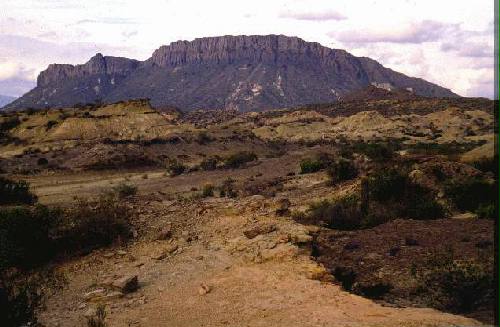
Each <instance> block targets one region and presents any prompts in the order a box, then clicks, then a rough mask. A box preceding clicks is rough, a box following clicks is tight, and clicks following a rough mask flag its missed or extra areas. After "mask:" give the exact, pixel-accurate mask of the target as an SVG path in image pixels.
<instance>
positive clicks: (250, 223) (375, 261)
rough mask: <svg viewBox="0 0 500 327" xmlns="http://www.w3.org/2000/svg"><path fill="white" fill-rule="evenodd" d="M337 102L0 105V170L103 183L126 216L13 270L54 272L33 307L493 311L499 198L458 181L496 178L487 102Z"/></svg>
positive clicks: (475, 318)
mask: <svg viewBox="0 0 500 327" xmlns="http://www.w3.org/2000/svg"><path fill="white" fill-rule="evenodd" d="M336 106H337V107H335V106H331V107H329V106H318V107H313V106H312V107H306V108H300V109H284V110H275V111H269V112H262V113H246V114H238V113H232V114H231V113H227V112H211V113H207V112H205V113H203V112H196V113H190V114H181V113H179V112H177V111H175V110H168V111H161V110H156V109H153V108H151V106H150V105H149V104H148V103H147V101H128V102H121V103H118V104H113V105H107V106H103V107H91V106H89V107H84V108H68V109H58V110H48V111H39V112H28V111H25V112H19V113H9V114H4V115H3V117H2V118H0V123H2V126H3V131H2V133H3V134H2V136H3V141H2V144H1V145H0V167H1V173H2V176H4V177H5V178H8V179H9V180H14V181H18V180H24V181H26V182H27V183H29V185H30V191H31V192H32V193H33V194H35V195H36V197H37V201H38V203H39V204H41V205H45V206H48V207H60V208H61V209H62V210H69V211H71V210H75V209H74V208H75V207H76V206H77V205H76V203H78V201H79V200H81V199H87V200H88V201H90V202H89V203H90V204H89V205H90V206H92V203H93V202H92V201H99V199H100V198H102V197H104V194H109V193H113V194H114V196H115V197H116V198H117V200H116V201H119V205H120V206H123V207H124V210H126V211H127V213H128V216H129V220H128V224H129V229H130V230H129V231H130V233H129V234H130V235H129V237H127V238H126V239H118V240H115V241H114V242H113V244H112V245H109V246H104V247H93V248H91V249H88V250H86V251H78V252H77V253H65V254H64V255H62V256H61V255H56V256H54V257H53V258H51V260H48V261H47V262H45V263H44V264H43V265H41V266H38V267H34V268H33V267H30V269H26V270H24V271H22V273H25V274H31V273H34V272H36V271H37V269H49V270H51V271H52V272H54V273H56V274H57V275H58V276H60V279H61V280H62V281H61V283H60V285H59V286H58V287H49V286H47V287H46V292H45V293H46V294H45V295H44V299H43V301H42V304H41V305H40V306H39V307H38V308H37V309H36V314H37V317H38V322H39V323H40V324H41V325H42V326H47V327H50V326H60V327H63V326H90V325H89V319H91V318H92V317H95V316H96V314H97V313H96V312H97V311H98V310H97V308H105V311H106V318H105V321H106V323H107V325H108V326H148V327H149V326H153V327H154V326H290V325H294V326H339V327H340V326H483V325H492V324H493V323H494V315H493V305H494V290H493V285H492V284H491V281H492V280H493V266H494V265H493V258H494V218H493V217H492V214H491V210H492V209H491V208H492V206H493V208H495V206H496V204H495V203H494V202H491V201H490V200H488V199H486V198H483V199H479V200H478V199H476V198H474V199H472V200H470V199H469V197H467V196H464V195H463V193H464V192H465V193H466V194H468V193H467V192H469V189H465V187H468V185H470V183H469V182H468V181H469V178H474V180H473V182H471V183H483V184H479V185H495V183H496V182H497V180H498V177H497V175H495V171H494V170H493V169H492V168H491V167H492V166H493V165H492V164H491V162H493V161H494V160H495V158H494V150H493V149H494V148H493V147H494V140H495V138H496V134H497V130H496V129H495V118H494V116H493V114H492V112H493V102H492V101H486V100H481V99H477V100H467V101H462V102H460V101H459V100H445V99H442V100H436V99H409V100H408V99H405V100H398V99H384V100H372V101H368V102H359V101H352V102H348V103H345V104H342V105H336ZM339 106H340V107H339ZM12 122H13V123H12ZM9 124H10V125H9ZM339 162H347V163H348V164H345V165H347V166H342V164H339ZM488 163H490V164H488ZM332 167H333V168H332ZM339 167H341V168H339ZM342 167H348V168H346V169H347V173H343V172H344V170H342V169H343V168H342ZM353 171H355V172H354V173H353ZM339 172H340V173H339ZM386 172H394V174H396V175H397V174H400V175H397V178H401V180H404V182H402V183H403V184H404V185H403V186H401V185H400V184H397V183H396V184H397V185H396V184H394V185H396V186H397V187H401V189H400V190H401V192H402V193H404V195H402V194H393V193H398V192H397V190H396V192H394V188H393V184H390V183H389V184H387V185H389V186H388V188H385V189H384V188H383V187H382V186H384V185H386V184H383V183H386V181H387V180H390V181H393V180H392V179H390V178H392V177H390V176H389V177H387V176H386V175H384V173H386ZM377 176H378V177H377ZM377 178H379V179H377ZM384 178H385V179H384ZM397 178H396V180H398V179H397ZM380 180H382V182H380V184H383V185H382V186H380V184H376V181H380ZM466 181H467V182H466ZM467 183H469V184H467ZM457 185H458V186H457ZM464 185H465V186H464ZM473 185H476V184H473ZM396 186H394V187H396ZM125 187H129V189H132V191H130V192H128V193H127V192H121V191H122V190H123V189H124V188H125ZM384 187H385V186H384ZM452 187H455V188H452ZM367 189H368V191H367ZM464 189H465V191H463V190H464ZM376 190H382V191H380V192H379V193H377V192H376ZM384 190H385V191H384ZM414 190H417V191H418V192H421V193H418V194H422V197H423V198H425V199H426V201H428V202H422V203H421V204H422V205H421V206H415V205H414V202H415V201H417V200H415V199H413V198H412V195H411V194H412V192H413V191H414ZM451 190H455V191H453V192H452V191H451ZM456 190H458V191H456ZM459 191H460V192H462V191H463V192H462V193H460V192H459ZM120 192H121V193H120ZM415 192H416V191H415ZM456 194H459V195H460V196H462V197H461V198H460V197H459V196H458V195H456ZM365 195H366V199H365ZM368 198H369V199H368ZM350 199H354V200H352V201H354V202H355V204H354V205H350V204H349V203H351V204H352V202H349V201H351V200H350ZM463 199H465V200H463ZM469 200H470V201H471V203H472V204H471V205H470V206H465V205H463V203H461V202H459V201H469ZM321 201H323V202H321ZM412 201H413V202H412ZM474 201H476V202H474ZM478 201H479V202H478ZM487 201H490V202H487ZM417 202H418V201H417ZM415 203H416V202H415ZM418 203H420V202H418ZM488 206H489V207H488ZM485 208H486V209H485ZM90 210H92V208H91V209H90ZM488 210H489V211H488ZM493 210H494V209H493ZM337 217H341V218H338V219H345V220H342V221H340V220H336V219H337ZM436 258H438V259H439V258H440V259H439V260H442V261H444V260H445V258H447V259H449V260H450V261H449V266H446V267H445V268H443V270H439V271H436V269H437V268H436V267H435V266H434V267H433V266H431V265H432V263H431V262H432V261H431V260H432V259H436ZM447 259H446V260H447ZM457 267H458V268H457ZM463 267H466V268H463ZM462 268H463V269H462ZM453 269H455V270H453ZM460 269H462V270H460ZM450 271H451V272H450ZM463 271H466V273H462V272H463ZM445 273H448V274H449V275H446V274H445ZM457 276H458V277H457ZM464 276H465V277H464ZM470 276H473V277H470ZM453 278H455V279H453ZM460 278H462V279H460ZM467 278H468V279H467ZM474 278H476V279H474ZM450 280H451V283H453V282H455V283H458V282H460V283H461V282H463V283H464V285H465V284H466V283H469V284H467V285H466V286H468V287H469V288H467V287H465V286H464V287H462V288H460V290H462V289H463V293H460V294H456V293H457V292H452V291H450V290H449V287H448V288H446V287H445V286H443V285H445V283H448V284H446V285H448V286H449V283H450ZM478 280H480V282H478ZM129 282H130V283H131V285H132V286H130V285H129ZM127 285H128V286H130V287H128V286H127ZM471 285H472V286H471ZM478 285H480V286H481V287H482V288H479V286H478ZM470 287H472V288H474V287H475V289H476V291H477V292H476V293H474V294H472V297H468V296H470V294H469V293H467V292H470ZM464 297H468V299H469V300H470V301H469V302H470V303H471V304H470V306H468V305H465V304H464V302H463V298H464Z"/></svg>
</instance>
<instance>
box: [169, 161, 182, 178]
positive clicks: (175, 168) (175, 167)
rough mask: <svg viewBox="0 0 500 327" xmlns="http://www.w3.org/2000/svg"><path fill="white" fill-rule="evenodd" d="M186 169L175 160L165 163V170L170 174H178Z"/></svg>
mask: <svg viewBox="0 0 500 327" xmlns="http://www.w3.org/2000/svg"><path fill="white" fill-rule="evenodd" d="M184 171H186V166H184V165H183V164H182V163H180V162H179V161H177V160H171V161H170V162H169V163H168V165H167V172H168V174H169V175H170V176H172V177H174V176H179V175H180V174H182V173H183V172H184Z"/></svg>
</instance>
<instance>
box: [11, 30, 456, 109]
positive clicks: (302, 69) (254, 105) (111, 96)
mask: <svg viewBox="0 0 500 327" xmlns="http://www.w3.org/2000/svg"><path fill="white" fill-rule="evenodd" d="M369 85H377V86H379V87H383V88H387V89H391V88H397V89H402V90H411V92H412V93H414V94H416V95H419V96H425V97H457V95H456V94H455V93H453V92H451V91H450V90H449V89H446V88H443V87H441V86H438V85H436V84H433V83H430V82H427V81H425V80H423V79H419V78H413V77H408V76H406V75H404V74H401V73H398V72H395V71H393V70H391V69H388V68H385V67H383V66H382V65H381V64H379V63H378V62H377V61H375V60H372V59H370V58H365V57H355V56H353V55H351V54H349V53H348V52H347V51H345V50H340V49H330V48H327V47H324V46H322V45H320V44H319V43H313V42H306V41H304V40H302V39H300V38H297V37H288V36H284V35H266V36H256V35H254V36H221V37H208V38H200V39H195V40H194V41H192V42H188V41H178V42H173V43H171V44H170V45H167V46H162V47H160V48H159V49H157V50H156V51H155V52H154V53H153V55H152V56H151V58H149V59H147V60H145V61H137V60H132V59H127V58H118V57H105V56H103V55H101V54H97V55H96V56H94V57H92V58H91V59H90V60H89V61H88V62H87V63H85V64H83V65H76V66H73V65H61V64H52V65H50V66H49V67H48V68H47V69H46V70H45V71H43V72H41V73H40V75H39V76H38V79H37V86H36V87H35V88H34V89H33V90H31V91H29V92H28V93H27V94H25V95H24V96H22V97H21V98H19V99H17V100H16V101H14V102H13V103H12V104H10V105H8V106H7V108H8V109H21V108H27V107H32V108H45V107H66V106H74V105H75V104H78V103H81V104H84V103H96V102H103V103H111V102H116V101H122V100H127V99H136V98H149V99H151V103H152V105H153V106H155V107H165V106H174V107H178V108H180V109H182V110H186V111H191V110H197V109H237V110H239V111H252V110H266V109H272V108H283V107H295V106H300V105H306V104H311V103H328V102H335V101H337V100H338V99H339V98H342V97H343V96H345V95H347V94H349V93H352V92H354V91H357V90H361V89H364V88H366V87H367V86H369Z"/></svg>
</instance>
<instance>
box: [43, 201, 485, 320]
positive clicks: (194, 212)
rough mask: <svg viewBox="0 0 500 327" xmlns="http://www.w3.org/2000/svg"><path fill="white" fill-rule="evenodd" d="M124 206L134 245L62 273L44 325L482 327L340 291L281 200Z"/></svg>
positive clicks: (310, 232) (310, 231) (311, 230)
mask: <svg viewBox="0 0 500 327" xmlns="http://www.w3.org/2000/svg"><path fill="white" fill-rule="evenodd" d="M131 206H133V207H134V208H135V210H137V213H138V221H139V222H140V224H139V226H141V228H144V229H143V230H142V231H141V232H140V233H139V237H138V238H137V239H136V240H135V241H133V242H132V243H131V244H129V245H128V246H125V247H119V248H114V249H106V250H103V251H98V252H95V253H92V254H90V255H88V256H85V257H83V258H82V259H78V260H74V261H72V262H69V263H66V264H64V265H62V266H61V267H60V268H59V269H60V271H61V272H63V273H64V275H65V276H66V278H67V280H68V285H67V286H66V287H65V288H64V290H62V291H61V292H60V293H58V294H57V295H56V296H54V297H52V298H51V299H49V300H48V302H47V304H46V309H45V310H44V311H43V312H42V314H41V318H42V319H41V321H42V322H43V323H44V324H46V325H47V326H79V325H82V324H84V323H85V321H86V317H89V316H92V315H94V314H95V308H96V306H97V303H105V304H106V307H107V312H108V318H107V320H106V321H107V322H108V324H109V326H165V325H168V326H223V325H229V326H290V325H299V326H452V325H453V326H455V325H464V326H481V325H482V323H480V322H478V321H476V320H473V319H469V318H464V317H460V316H454V315H451V314H446V313H442V312H439V311H436V310H433V309H424V308H394V307H384V306H382V305H380V304H376V303H374V302H372V301H371V300H367V299H364V298H362V297H359V296H356V295H352V294H350V293H348V292H346V291H343V290H342V289H341V287H340V286H338V285H335V284H333V283H332V277H331V275H330V274H329V273H328V272H327V270H325V268H324V266H322V265H321V264H318V263H317V262H315V261H314V260H313V259H312V258H311V257H310V248H311V244H312V240H313V237H314V235H317V234H318V232H319V230H318V228H316V227H313V226H309V227H308V226H302V225H299V224H297V223H294V222H293V221H290V220H289V219H288V218H285V217H280V216H277V215H276V209H277V208H279V207H280V206H281V202H280V200H279V199H278V200H268V199H265V198H264V197H262V196H251V197H247V198H244V199H239V200H230V199H208V200H203V201H200V202H196V203H191V204H181V203H179V202H177V201H165V200H160V199H151V200H149V201H147V202H143V201H142V200H141V201H137V202H136V203H135V204H131ZM146 226H147V227H146ZM124 277H125V279H124ZM127 278H128V279H127ZM134 278H137V279H138V285H135V284H134V283H135V280H134ZM127 280H128V282H129V283H130V282H131V283H132V285H131V286H132V287H130V288H129V289H127V288H126V285H127V284H126V283H125V281H127ZM128 286H130V284H129V285H128Z"/></svg>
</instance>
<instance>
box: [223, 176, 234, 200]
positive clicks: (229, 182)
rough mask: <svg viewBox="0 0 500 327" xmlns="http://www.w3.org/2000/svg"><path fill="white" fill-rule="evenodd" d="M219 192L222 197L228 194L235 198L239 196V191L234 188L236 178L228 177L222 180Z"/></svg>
mask: <svg viewBox="0 0 500 327" xmlns="http://www.w3.org/2000/svg"><path fill="white" fill-rule="evenodd" d="M219 193H220V196H221V197H224V196H227V197H229V198H235V197H237V196H238V193H237V192H236V191H235V190H234V179H232V178H230V177H228V178H227V179H226V180H224V181H223V182H222V185H221V186H219Z"/></svg>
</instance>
